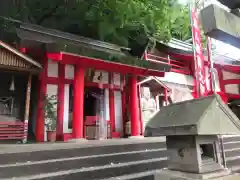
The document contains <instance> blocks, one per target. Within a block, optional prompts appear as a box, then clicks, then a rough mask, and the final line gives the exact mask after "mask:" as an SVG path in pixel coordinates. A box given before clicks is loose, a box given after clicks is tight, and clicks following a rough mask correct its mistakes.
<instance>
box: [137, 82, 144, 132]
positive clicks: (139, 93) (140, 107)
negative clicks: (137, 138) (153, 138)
mask: <svg viewBox="0 0 240 180" xmlns="http://www.w3.org/2000/svg"><path fill="white" fill-rule="evenodd" d="M141 98H142V97H141V85H138V103H139V120H140V122H139V123H140V133H141V134H142V135H144V127H143V120H142V103H141Z"/></svg>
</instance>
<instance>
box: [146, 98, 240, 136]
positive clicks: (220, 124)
mask: <svg viewBox="0 0 240 180" xmlns="http://www.w3.org/2000/svg"><path fill="white" fill-rule="evenodd" d="M149 134H151V136H155V135H164V136H175V135H236V134H240V120H239V119H238V118H237V116H236V115H235V114H234V113H233V112H232V111H231V110H230V109H229V108H228V106H227V105H225V104H224V103H223V102H222V100H221V98H220V97H219V96H218V95H213V96H208V97H204V98H200V99H194V100H190V101H184V102H180V103H176V104H172V105H169V106H167V107H163V108H161V111H159V112H158V113H157V114H156V115H155V116H154V117H153V118H152V119H151V120H150V121H149V123H148V124H147V126H146V129H145V135H146V136H148V135H149Z"/></svg>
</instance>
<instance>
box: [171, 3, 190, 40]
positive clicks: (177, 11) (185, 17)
mask: <svg viewBox="0 0 240 180" xmlns="http://www.w3.org/2000/svg"><path fill="white" fill-rule="evenodd" d="M171 35H172V37H174V38H176V39H179V40H183V41H185V40H188V39H190V38H191V37H192V31H191V23H190V14H189V7H188V6H186V5H180V4H175V5H174V6H173V7H172V17H171Z"/></svg>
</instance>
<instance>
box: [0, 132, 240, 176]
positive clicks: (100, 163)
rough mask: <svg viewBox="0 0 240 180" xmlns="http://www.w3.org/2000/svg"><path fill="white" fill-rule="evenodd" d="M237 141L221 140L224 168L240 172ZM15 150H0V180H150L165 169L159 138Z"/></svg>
mask: <svg viewBox="0 0 240 180" xmlns="http://www.w3.org/2000/svg"><path fill="white" fill-rule="evenodd" d="M238 140H240V137H227V138H224V139H223V142H224V148H225V149H224V150H225V156H226V160H227V167H228V168H230V169H232V171H234V172H240V159H239V157H238V156H239V155H240V154H239V152H240V144H239V143H238V142H240V141H238ZM44 146H46V147H44ZM14 147H15V149H13V148H9V147H8V146H6V147H4V146H2V147H0V179H4V180H8V179H9V180H10V179H13V178H14V177H15V179H19V180H21V179H24V180H26V179H42V180H48V179H50V180H62V179H64V180H68V179H69V180H70V179H71V180H74V179H83V180H103V179H104V180H114V179H121V180H153V179H154V174H155V173H156V172H159V171H160V170H161V169H162V168H165V167H167V151H166V149H165V142H164V140H159V138H144V139H142V140H127V139H126V140H111V141H101V142H92V141H89V142H86V143H75V144H71V143H62V144H54V145H44V144H43V145H27V146H24V145H19V146H18V148H16V146H14Z"/></svg>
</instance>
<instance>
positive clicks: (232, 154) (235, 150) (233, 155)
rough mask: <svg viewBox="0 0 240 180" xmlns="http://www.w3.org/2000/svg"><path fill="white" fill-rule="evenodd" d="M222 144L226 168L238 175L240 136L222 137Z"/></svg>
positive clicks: (239, 168)
mask: <svg viewBox="0 0 240 180" xmlns="http://www.w3.org/2000/svg"><path fill="white" fill-rule="evenodd" d="M223 144H224V152H225V157H226V165H227V167H228V168H229V169H231V170H232V171H234V172H238V173H240V136H233V137H224V138H223Z"/></svg>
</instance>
